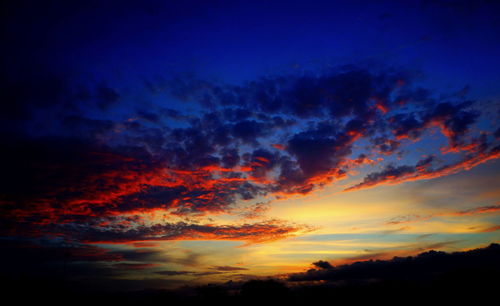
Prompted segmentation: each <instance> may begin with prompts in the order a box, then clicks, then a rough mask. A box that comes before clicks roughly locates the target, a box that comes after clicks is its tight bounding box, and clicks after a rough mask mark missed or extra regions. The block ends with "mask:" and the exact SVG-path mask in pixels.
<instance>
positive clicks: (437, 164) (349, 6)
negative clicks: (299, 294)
mask: <svg viewBox="0 0 500 306" xmlns="http://www.w3.org/2000/svg"><path fill="white" fill-rule="evenodd" d="M499 4H500V3H499V2H497V1H461V0H458V1H452V0H435V1H431V0H429V1H426V0H422V1H324V2H322V1H189V0H188V1H7V2H5V4H2V6H4V7H3V9H2V11H3V13H2V21H3V23H2V28H3V30H2V41H4V44H3V47H2V53H3V56H2V66H3V67H4V69H3V72H2V73H1V86H2V89H1V92H2V96H3V98H2V111H1V112H0V117H1V118H0V131H1V134H0V135H1V137H2V150H1V153H0V156H1V159H0V160H1V163H2V166H1V169H2V176H3V179H2V181H3V182H2V184H0V186H1V187H0V190H1V191H0V242H1V244H2V248H3V249H4V251H3V252H2V257H3V259H2V266H5V267H3V272H2V273H5V274H6V275H8V276H9V277H14V278H20V277H55V278H57V277H63V278H67V279H70V280H71V281H74V282H77V283H82V284H86V285H89V286H103V287H106V286H108V287H110V288H117V287H119V288H120V289H124V290H129V289H130V290H132V289H141V288H175V287H179V286H183V285H196V284H205V283H210V282H226V281H229V280H232V281H235V282H236V281H244V280H248V279H253V278H259V277H267V276H275V277H281V276H283V277H285V276H286V275H287V274H289V273H294V272H301V271H306V270H307V269H309V268H311V263H312V262H316V261H318V260H324V261H329V262H330V263H331V264H332V265H338V264H343V263H351V262H354V261H357V260H365V259H390V258H392V257H394V256H408V255H413V254H416V253H419V252H423V251H426V250H431V249H435V250H443V251H461V250H469V249H472V248H477V247H482V246H486V245H488V244H489V243H492V242H499V241H500V161H499V157H500V57H499V56H498V55H499V54H500V40H499V37H500V16H499V14H500V6H499ZM82 286H83V285H82Z"/></svg>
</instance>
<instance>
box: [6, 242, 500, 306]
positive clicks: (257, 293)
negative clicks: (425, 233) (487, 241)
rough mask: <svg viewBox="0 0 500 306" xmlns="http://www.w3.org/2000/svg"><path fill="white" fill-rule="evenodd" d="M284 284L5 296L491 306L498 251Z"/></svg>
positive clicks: (375, 265) (99, 301) (31, 290)
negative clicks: (483, 305)
mask: <svg viewBox="0 0 500 306" xmlns="http://www.w3.org/2000/svg"><path fill="white" fill-rule="evenodd" d="M319 263H321V264H318V265H315V266H316V267H317V268H318V269H311V270H309V271H307V272H304V273H296V274H291V275H289V277H288V279H287V280H275V279H265V280H250V281H247V282H242V283H238V282H227V283H221V284H210V285H206V286H199V287H184V288H182V289H178V290H142V291H125V292H121V291H120V290H102V291H88V290H85V289H86V288H84V287H78V286H74V287H70V286H68V285H67V284H62V283H58V284H54V283H51V282H46V281H44V280H43V279H38V280H36V279H32V280H31V281H22V282H21V281H14V280H10V281H7V282H6V283H5V284H4V285H3V286H2V290H3V291H4V293H5V294H4V296H14V297H16V300H17V301H18V302H22V301H23V300H26V301H27V300H33V299H34V300H36V301H39V302H41V301H42V300H45V301H48V302H50V304H49V305H55V304H61V305H75V304H76V305H80V304H82V305H92V304H94V305H106V304H109V305H205V304H207V303H208V304H214V305H259V304H265V305H267V304H273V305H312V304H311V303H313V304H319V303H321V304H328V305H352V304H361V303H363V304H365V303H374V302H377V303H379V302H380V303H383V304H398V305H407V304H417V303H418V304H431V305H435V304H438V303H439V304H445V305H449V304H450V303H458V302H467V303H469V304H470V305H480V304H482V303H483V302H484V301H488V303H492V305H495V304H496V303H498V293H499V292H500V245H498V244H491V245H490V246H488V247H486V248H481V249H474V250H471V251H466V252H455V253H444V252H436V251H430V252H425V253H421V254H419V255H416V256H412V257H404V258H400V257H395V258H393V259H391V260H376V261H373V260H369V261H362V262H356V263H353V264H349V265H342V266H339V267H335V266H332V265H330V264H326V262H323V261H320V262H319Z"/></svg>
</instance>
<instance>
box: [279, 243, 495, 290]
mask: <svg viewBox="0 0 500 306" xmlns="http://www.w3.org/2000/svg"><path fill="white" fill-rule="evenodd" d="M442 246H443V245H442V244H435V245H431V246H429V248H439V247H442ZM499 255H500V246H499V245H498V244H491V245H490V246H489V247H487V248H484V249H475V250H471V251H465V252H455V253H445V252H438V251H428V252H425V253H421V254H418V255H416V256H411V257H394V258H393V259H391V260H375V261H374V260H369V261H358V262H355V263H352V264H347V265H342V266H336V267H328V268H323V267H320V268H321V269H319V270H317V269H311V270H308V271H307V272H304V273H295V274H290V276H289V280H290V281H292V282H297V281H319V280H323V281H332V282H337V281H354V280H370V279H371V280H374V279H375V280H379V281H381V280H419V279H426V280H431V279H434V278H435V277H437V276H438V275H443V274H445V273H448V272H450V271H454V270H456V269H459V268H460V269H482V268H488V269H494V270H498V269H500V266H499V265H498V260H496V258H497V257H498V256H499Z"/></svg>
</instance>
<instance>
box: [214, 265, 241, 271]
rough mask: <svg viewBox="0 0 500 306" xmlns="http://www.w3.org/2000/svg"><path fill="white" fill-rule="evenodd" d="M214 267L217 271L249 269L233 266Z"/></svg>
mask: <svg viewBox="0 0 500 306" xmlns="http://www.w3.org/2000/svg"><path fill="white" fill-rule="evenodd" d="M212 269H214V270H217V271H222V272H232V271H244V270H248V269H247V268H242V267H231V266H215V267H212Z"/></svg>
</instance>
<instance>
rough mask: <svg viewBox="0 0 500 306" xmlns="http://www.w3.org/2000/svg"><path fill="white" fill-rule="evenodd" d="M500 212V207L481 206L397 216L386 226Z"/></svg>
mask: <svg viewBox="0 0 500 306" xmlns="http://www.w3.org/2000/svg"><path fill="white" fill-rule="evenodd" d="M499 211H500V205H488V206H479V207H474V208H469V209H466V210H460V211H451V212H442V213H437V214H430V215H405V216H397V217H394V218H392V219H390V220H389V221H387V222H386V224H390V225H395V224H403V223H411V222H420V221H426V220H429V219H432V218H435V217H460V216H472V215H477V214H488V213H496V212H499Z"/></svg>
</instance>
